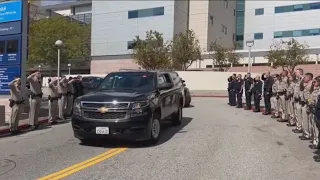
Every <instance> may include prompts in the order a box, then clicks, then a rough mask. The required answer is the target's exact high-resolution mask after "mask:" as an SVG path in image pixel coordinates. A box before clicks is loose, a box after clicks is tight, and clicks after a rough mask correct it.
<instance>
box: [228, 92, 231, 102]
mask: <svg viewBox="0 0 320 180" xmlns="http://www.w3.org/2000/svg"><path fill="white" fill-rule="evenodd" d="M228 97H229V103H228V104H229V105H231V91H230V90H228Z"/></svg>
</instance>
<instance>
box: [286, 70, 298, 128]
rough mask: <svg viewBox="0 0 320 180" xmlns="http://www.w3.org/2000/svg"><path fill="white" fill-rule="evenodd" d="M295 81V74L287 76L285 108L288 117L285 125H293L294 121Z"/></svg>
mask: <svg viewBox="0 0 320 180" xmlns="http://www.w3.org/2000/svg"><path fill="white" fill-rule="evenodd" d="M296 81H297V78H296V76H295V74H292V75H291V76H290V77H289V84H288V89H287V94H286V103H287V109H288V114H287V117H288V118H289V119H288V124H287V126H295V125H296V121H295V118H294V98H293V96H294V88H295V86H296Z"/></svg>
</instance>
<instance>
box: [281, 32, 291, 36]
mask: <svg viewBox="0 0 320 180" xmlns="http://www.w3.org/2000/svg"><path fill="white" fill-rule="evenodd" d="M282 37H293V31H284V32H282Z"/></svg>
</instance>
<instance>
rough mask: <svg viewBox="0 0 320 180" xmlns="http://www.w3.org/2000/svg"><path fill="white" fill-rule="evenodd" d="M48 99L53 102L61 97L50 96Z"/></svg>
mask: <svg viewBox="0 0 320 180" xmlns="http://www.w3.org/2000/svg"><path fill="white" fill-rule="evenodd" d="M48 99H49V101H50V102H53V101H57V100H58V99H59V97H51V96H48Z"/></svg>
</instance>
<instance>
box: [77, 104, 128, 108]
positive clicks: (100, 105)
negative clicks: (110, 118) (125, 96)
mask: <svg viewBox="0 0 320 180" xmlns="http://www.w3.org/2000/svg"><path fill="white" fill-rule="evenodd" d="M82 107H84V108H101V107H105V108H115V109H127V108H129V103H116V104H113V103H90V102H83V103H82Z"/></svg>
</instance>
